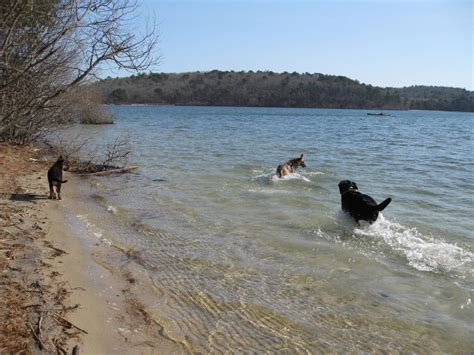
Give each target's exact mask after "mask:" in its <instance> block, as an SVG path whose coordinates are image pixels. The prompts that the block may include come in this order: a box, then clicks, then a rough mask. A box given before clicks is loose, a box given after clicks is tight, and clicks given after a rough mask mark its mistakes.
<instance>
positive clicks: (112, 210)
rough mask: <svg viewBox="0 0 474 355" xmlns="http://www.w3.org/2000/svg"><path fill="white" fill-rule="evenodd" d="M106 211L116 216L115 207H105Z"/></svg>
mask: <svg viewBox="0 0 474 355" xmlns="http://www.w3.org/2000/svg"><path fill="white" fill-rule="evenodd" d="M107 211H109V212H112V213H113V214H114V215H117V207H115V206H112V205H110V206H107Z"/></svg>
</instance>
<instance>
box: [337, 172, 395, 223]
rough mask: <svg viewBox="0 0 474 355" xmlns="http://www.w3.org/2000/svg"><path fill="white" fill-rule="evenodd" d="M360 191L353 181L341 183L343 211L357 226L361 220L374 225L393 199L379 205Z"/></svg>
mask: <svg viewBox="0 0 474 355" xmlns="http://www.w3.org/2000/svg"><path fill="white" fill-rule="evenodd" d="M358 190H359V188H358V187H357V184H356V183H355V182H353V181H350V180H343V181H341V182H340V183H339V192H340V193H341V207H342V210H343V211H344V212H347V213H349V214H350V215H351V217H352V218H354V219H355V221H356V222H357V224H359V221H360V220H364V221H368V222H369V223H374V222H375V221H376V220H377V218H378V216H379V212H380V211H382V210H383V209H384V208H385V207H387V206H388V204H389V203H390V202H391V201H392V199H391V198H387V199H386V200H385V201H383V202H382V203H381V204H377V202H375V200H374V199H373V198H372V197H370V196H368V195H364V194H362V193H360V192H359V191H358Z"/></svg>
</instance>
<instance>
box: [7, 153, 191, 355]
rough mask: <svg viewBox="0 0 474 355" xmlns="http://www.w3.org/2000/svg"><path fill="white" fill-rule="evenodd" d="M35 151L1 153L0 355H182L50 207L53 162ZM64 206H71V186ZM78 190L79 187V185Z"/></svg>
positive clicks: (54, 204)
mask: <svg viewBox="0 0 474 355" xmlns="http://www.w3.org/2000/svg"><path fill="white" fill-rule="evenodd" d="M46 157H47V152H46V151H44V150H43V149H41V148H39V147H36V146H28V147H22V148H19V147H12V146H8V145H2V146H0V163H1V166H2V170H1V172H0V174H1V175H0V178H1V179H0V182H1V185H0V194H1V195H0V197H1V199H0V211H1V215H0V216H1V217H0V267H1V270H2V275H1V280H0V284H1V287H0V295H1V299H2V302H1V303H0V318H1V319H5V320H6V321H5V322H2V323H1V324H0V353H17V352H26V353H38V352H44V353H53V352H58V353H72V352H74V353H84V354H101V353H102V354H106V353H115V354H117V353H127V354H132V353H137V354H148V353H168V354H169V353H182V352H183V348H182V347H180V346H178V345H177V344H176V343H174V342H173V341H171V340H170V339H168V338H167V337H166V336H165V335H163V334H161V332H162V328H161V327H160V325H159V324H158V323H157V322H154V321H153V319H150V317H149V316H148V314H147V312H146V310H144V309H143V307H142V306H141V304H140V302H139V301H137V300H136V299H134V297H133V296H132V295H133V293H132V292H130V288H131V287H132V286H135V284H136V283H138V281H137V280H136V279H135V278H133V277H131V276H128V277H126V275H125V276H124V275H120V274H119V275H117V274H115V275H113V274H112V273H111V272H110V271H108V270H107V269H106V268H104V267H102V266H100V265H98V264H97V263H96V262H95V261H94V258H93V253H94V248H95V247H96V244H95V242H94V241H92V242H90V243H84V242H81V240H80V238H78V237H77V233H75V232H74V231H73V230H71V229H70V226H68V224H67V223H66V222H65V221H64V214H63V213H62V209H64V208H65V207H64V206H65V204H63V201H55V200H49V199H48V193H49V191H48V184H47V178H46V172H47V169H48V167H49V165H50V164H51V161H52V160H53V157H52V156H48V158H46ZM65 176H66V178H67V179H68V180H69V183H68V185H66V186H67V190H68V191H67V192H66V191H65V193H63V195H64V197H63V198H65V199H70V201H69V204H68V205H69V206H71V203H72V202H71V200H72V199H73V196H74V195H73V188H72V187H73V186H74V181H75V179H77V178H75V177H74V176H72V174H67V173H66V175H65ZM76 182H77V180H76Z"/></svg>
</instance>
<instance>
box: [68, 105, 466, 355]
mask: <svg viewBox="0 0 474 355" xmlns="http://www.w3.org/2000/svg"><path fill="white" fill-rule="evenodd" d="M109 109H110V111H111V112H112V114H113V115H114V117H115V122H116V124H115V125H112V126H102V127H80V128H77V129H76V132H78V131H79V132H81V133H82V134H87V135H92V136H93V137H95V141H96V142H97V144H100V143H101V142H102V141H105V140H107V139H111V138H112V137H115V136H117V135H118V134H121V133H122V134H123V133H127V134H129V136H130V142H131V144H132V147H133V155H132V157H131V158H130V162H132V163H136V164H137V165H139V166H140V169H139V171H138V173H136V174H126V175H121V176H115V177H107V178H95V179H89V180H88V181H89V182H92V184H93V188H92V190H91V189H90V188H89V187H87V188H86V187H84V186H83V187H82V188H83V189H84V191H83V195H84V196H85V197H84V199H85V200H84V203H86V204H87V206H88V207H87V208H86V209H84V210H83V211H82V212H81V213H79V214H78V215H79V219H80V221H81V223H84V224H85V225H87V230H88V231H89V234H90V237H91V238H95V237H98V238H99V239H101V240H105V241H107V242H108V243H110V244H112V245H117V246H120V248H122V249H124V250H128V251H129V254H130V251H132V254H133V255H134V256H135V257H134V258H132V260H131V261H129V263H133V264H134V266H133V267H134V270H140V272H141V273H144V274H145V275H147V277H148V280H149V281H148V282H149V283H150V289H151V290H152V292H150V293H149V294H148V295H147V296H146V297H143V299H144V302H145V303H146V305H147V306H148V307H149V309H150V310H151V311H152V312H153V311H155V312H156V318H157V319H159V321H160V323H161V324H162V325H163V326H164V332H165V333H166V334H167V335H168V336H169V337H171V338H172V339H174V340H176V341H179V342H181V343H183V344H184V345H185V346H186V347H187V348H188V349H189V350H191V351H197V352H199V351H200V352H204V353H206V352H225V351H229V350H231V351H254V352H263V351H269V352H318V351H328V350H332V351H348V350H362V351H370V350H374V349H387V350H392V351H393V350H406V351H417V352H427V351H428V352H429V351H448V352H468V351H470V350H472V349H473V346H474V343H473V341H472V331H473V330H474V327H473V320H474V311H473V305H472V301H471V300H472V298H473V289H474V271H473V266H474V232H473V231H474V218H473V217H474V216H473V197H472V196H473V195H472V193H473V189H474V186H473V182H472V181H473V180H472V176H473V158H472V153H473V141H472V139H473V123H474V119H473V115H472V114H463V113H441V112H399V111H392V112H389V114H390V116H383V117H378V116H367V115H366V112H367V111H362V110H322V109H281V108H226V107H220V108H215V107H214V108H213V107H172V106H110V107H109ZM301 153H304V154H305V162H306V165H307V168H306V169H304V170H301V171H300V172H299V173H298V174H295V175H293V176H291V177H289V178H285V179H278V178H276V177H275V176H274V173H275V169H276V166H277V165H278V164H279V163H282V162H284V161H286V160H288V159H289V158H293V157H296V156H298V155H300V154H301ZM343 179H350V180H354V181H356V182H357V184H358V186H359V188H360V190H361V191H362V192H364V193H368V194H370V195H371V196H372V197H374V198H375V199H376V200H377V201H378V202H381V201H382V200H383V199H385V198H386V197H392V199H393V201H392V203H391V204H390V205H389V206H388V207H387V208H386V209H385V210H384V212H383V214H382V215H381V216H380V217H379V219H378V221H377V222H376V223H375V224H373V225H364V224H362V226H356V225H355V224H354V223H353V222H352V221H351V220H350V219H348V218H347V217H346V216H345V215H344V214H343V213H342V212H340V195H339V191H338V186H337V185H338V182H339V181H340V180H343Z"/></svg>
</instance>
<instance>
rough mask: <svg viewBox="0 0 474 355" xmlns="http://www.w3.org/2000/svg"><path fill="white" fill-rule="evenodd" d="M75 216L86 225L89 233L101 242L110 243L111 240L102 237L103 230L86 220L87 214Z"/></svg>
mask: <svg viewBox="0 0 474 355" xmlns="http://www.w3.org/2000/svg"><path fill="white" fill-rule="evenodd" d="M77 218H78V219H79V220H80V221H81V222H83V223H84V224H85V225H86V230H87V233H88V234H89V235H91V236H93V237H95V238H97V239H99V240H100V241H101V242H102V243H105V244H107V245H112V242H111V241H110V240H109V239H107V238H105V237H104V234H103V231H102V230H101V229H100V228H99V227H97V226H96V225H95V224H94V223H91V222H89V221H88V220H87V216H85V215H82V214H80V215H77Z"/></svg>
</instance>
